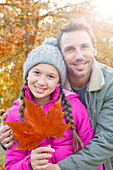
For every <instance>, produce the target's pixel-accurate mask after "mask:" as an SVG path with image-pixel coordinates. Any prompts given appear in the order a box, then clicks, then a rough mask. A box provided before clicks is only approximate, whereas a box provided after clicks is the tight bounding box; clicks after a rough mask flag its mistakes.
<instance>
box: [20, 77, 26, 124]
mask: <svg viewBox="0 0 113 170" xmlns="http://www.w3.org/2000/svg"><path fill="white" fill-rule="evenodd" d="M27 84H28V83H27V80H25V82H24V84H23V87H22V90H21V94H20V103H19V114H20V118H21V120H22V121H23V120H24V113H23V110H24V108H25V101H24V98H23V96H25V91H24V87H25V86H27Z"/></svg>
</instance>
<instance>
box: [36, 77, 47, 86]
mask: <svg viewBox="0 0 113 170" xmlns="http://www.w3.org/2000/svg"><path fill="white" fill-rule="evenodd" d="M45 83H46V79H45V77H44V76H41V77H39V79H38V84H40V85H45Z"/></svg>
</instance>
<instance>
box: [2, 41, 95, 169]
mask: <svg viewBox="0 0 113 170" xmlns="http://www.w3.org/2000/svg"><path fill="white" fill-rule="evenodd" d="M23 78H24V79H25V83H24V86H23V88H22V92H21V95H20V100H18V101H15V102H14V106H13V107H11V108H10V109H9V111H8V113H7V119H6V122H13V121H21V120H22V121H25V120H24V114H23V110H24V108H25V102H24V98H23V95H24V96H25V97H26V98H28V99H29V100H31V101H32V102H33V103H35V104H37V105H38V104H41V106H42V107H43V110H44V112H45V113H48V110H49V107H50V106H52V105H54V104H55V103H56V102H57V101H58V99H59V98H60V96H62V102H61V105H62V110H63V112H64V117H63V123H67V124H74V125H75V126H72V127H71V128H70V129H68V130H66V131H65V132H64V135H65V137H61V138H60V139H56V138H53V137H48V139H43V140H42V141H41V142H40V144H39V146H38V148H37V149H35V150H32V151H29V150H14V149H15V148H16V147H17V145H16V143H17V141H16V140H15V143H14V144H13V145H12V146H11V147H10V148H9V149H7V151H6V157H5V166H6V170H26V169H27V170H30V169H33V170H37V169H46V168H49V165H50V164H49V163H53V164H56V163H57V162H58V161H60V160H62V159H64V158H66V157H68V156H69V155H71V154H74V153H75V152H76V151H78V150H80V149H83V146H86V145H87V144H88V142H89V141H90V140H91V139H92V138H93V128H92V127H91V124H90V119H89V116H88V113H87V110H86V108H85V107H84V106H83V105H82V103H81V102H80V100H79V95H77V94H75V93H73V92H70V91H66V90H62V86H63V84H64V82H65V78H66V66H65V63H64V60H63V57H62V55H61V53H60V51H59V49H58V48H57V43H56V40H55V39H53V38H50V39H48V40H46V41H45V42H44V43H43V44H42V45H41V46H39V47H37V48H35V49H34V50H32V51H31V52H30V54H29V56H28V58H27V59H26V61H25V63H24V66H23ZM53 119H54V117H53ZM51 128H52V127H51ZM76 132H78V134H77V133H76ZM47 141H48V144H47ZM73 143H74V146H73Z"/></svg>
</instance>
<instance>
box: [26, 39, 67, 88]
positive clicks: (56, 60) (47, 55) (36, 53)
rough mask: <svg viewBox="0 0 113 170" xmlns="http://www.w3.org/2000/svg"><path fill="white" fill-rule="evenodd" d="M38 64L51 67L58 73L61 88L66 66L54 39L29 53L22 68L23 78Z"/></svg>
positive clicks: (48, 40)
mask: <svg viewBox="0 0 113 170" xmlns="http://www.w3.org/2000/svg"><path fill="white" fill-rule="evenodd" d="M40 63H47V64H51V65H53V66H54V67H55V68H56V69H57V70H58V72H59V75H60V79H61V85H62V86H63V84H64V83H65V79H66V66H65V62H64V59H63V56H62V54H61V52H60V50H59V49H58V46H57V40H56V39H55V38H49V39H47V40H45V41H44V42H43V43H42V45H40V46H38V47H36V48H35V49H33V50H32V51H31V52H30V53H29V55H28V57H27V59H26V61H25V63H24V66H23V78H24V79H25V78H26V76H27V75H28V71H29V70H30V69H31V68H32V67H34V66H35V65H37V64H40Z"/></svg>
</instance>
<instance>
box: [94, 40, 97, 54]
mask: <svg viewBox="0 0 113 170" xmlns="http://www.w3.org/2000/svg"><path fill="white" fill-rule="evenodd" d="M93 49H94V56H96V55H97V43H96V42H95V43H94V45H93Z"/></svg>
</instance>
